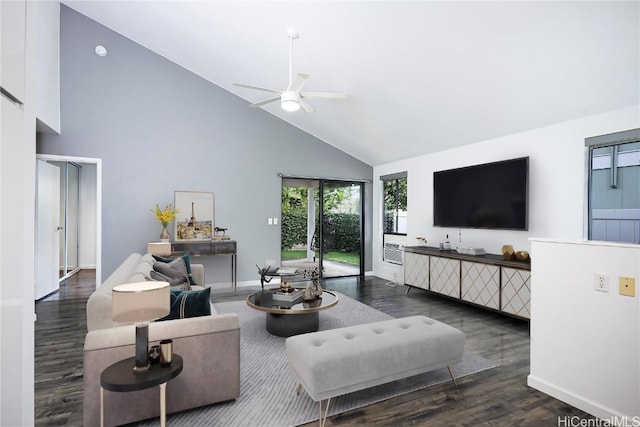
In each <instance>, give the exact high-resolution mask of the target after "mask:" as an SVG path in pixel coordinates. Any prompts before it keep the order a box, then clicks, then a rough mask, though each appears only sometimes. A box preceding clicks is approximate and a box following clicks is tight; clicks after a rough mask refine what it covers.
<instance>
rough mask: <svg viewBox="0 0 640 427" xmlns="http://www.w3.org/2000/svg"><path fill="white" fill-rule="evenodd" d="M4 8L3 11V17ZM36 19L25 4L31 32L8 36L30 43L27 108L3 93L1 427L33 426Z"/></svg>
mask: <svg viewBox="0 0 640 427" xmlns="http://www.w3.org/2000/svg"><path fill="white" fill-rule="evenodd" d="M3 3H6V2H3ZM16 4H17V3H14V5H16ZM4 10H6V9H4V7H2V8H0V13H2V11H4ZM36 17H37V14H36V7H35V6H34V2H26V30H25V28H23V29H22V32H20V33H19V34H9V37H12V38H13V39H14V40H18V39H22V40H25V58H24V61H18V63H19V64H22V65H24V68H23V69H18V70H15V71H16V72H17V73H18V74H21V75H24V97H23V98H22V100H23V101H24V105H23V106H22V107H18V106H15V105H13V104H12V103H11V102H10V101H8V100H7V98H5V97H4V95H1V96H0V98H2V99H1V100H0V101H1V102H2V107H0V111H1V113H2V114H1V124H0V130H1V132H0V134H1V138H0V140H1V141H0V255H1V256H0V425H3V426H29V425H33V424H34V413H33V396H34V369H33V357H34V324H33V322H34V312H35V307H34V286H35V266H34V251H35V250H34V239H35V226H34V219H35V194H36V192H35V188H36V185H35V177H36V161H35V135H36V129H35V122H36V116H35V110H36V108H35V99H36V94H35V84H34V83H33V82H34V78H35V77H34V74H35V72H36V67H35V33H36V22H37V21H36ZM2 35H3V36H5V35H6V34H5V33H4V32H3V33H2ZM3 65H4V64H3ZM14 65H15V64H14ZM19 67H21V65H19ZM3 71H4V69H3Z"/></svg>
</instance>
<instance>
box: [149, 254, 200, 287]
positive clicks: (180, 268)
mask: <svg viewBox="0 0 640 427" xmlns="http://www.w3.org/2000/svg"><path fill="white" fill-rule="evenodd" d="M150 275H151V278H152V279H154V280H162V281H166V282H169V285H171V287H172V288H173V287H177V286H179V287H180V289H184V290H189V289H191V285H190V284H189V278H188V274H187V268H186V266H185V264H184V261H183V260H182V258H176V259H174V260H173V261H171V262H169V263H166V262H154V263H153V270H152V271H151V272H150Z"/></svg>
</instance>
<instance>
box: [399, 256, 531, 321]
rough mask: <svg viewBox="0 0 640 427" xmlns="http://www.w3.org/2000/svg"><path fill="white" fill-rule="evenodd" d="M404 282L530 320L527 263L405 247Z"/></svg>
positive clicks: (529, 268) (529, 288)
mask: <svg viewBox="0 0 640 427" xmlns="http://www.w3.org/2000/svg"><path fill="white" fill-rule="evenodd" d="M404 283H405V285H407V286H411V287H414V288H420V289H424V290H426V291H429V292H433V293H435V294H439V295H443V296H446V297H448V298H453V299H456V300H459V301H463V302H466V303H469V304H473V305H476V306H480V307H484V308H488V309H491V310H494V311H498V312H501V313H505V314H508V315H510V316H514V317H518V318H521V319H529V317H530V304H531V264H530V263H528V262H522V261H505V260H504V259H503V258H502V255H494V254H486V255H464V254H459V253H457V252H456V251H441V250H439V249H438V248H433V247H428V246H407V247H405V248H404ZM409 289H410V288H409ZM407 292H408V291H407Z"/></svg>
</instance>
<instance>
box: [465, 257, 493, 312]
mask: <svg viewBox="0 0 640 427" xmlns="http://www.w3.org/2000/svg"><path fill="white" fill-rule="evenodd" d="M461 268H462V287H461V291H462V295H461V298H462V299H463V300H465V301H469V302H472V303H474V304H479V305H482V306H485V307H490V308H494V309H496V310H498V309H499V308H500V267H499V266H497V265H490V264H481V263H478V262H468V261H462V265H461Z"/></svg>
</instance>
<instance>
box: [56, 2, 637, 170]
mask: <svg viewBox="0 0 640 427" xmlns="http://www.w3.org/2000/svg"><path fill="white" fill-rule="evenodd" d="M62 3H64V4H66V5H68V6H70V7H71V8H73V9H75V10H77V11H78V12H80V13H82V14H84V15H86V16H88V17H90V18H92V19H94V20H96V21H98V22H100V23H101V24H103V25H105V26H107V27H109V28H111V29H113V30H115V31H117V32H118V33H121V34H122V35H124V36H126V37H128V38H130V39H131V40H133V41H135V42H137V43H139V44H141V45H143V46H145V47H147V48H149V49H151V50H153V51H155V52H157V53H158V54H160V55H162V56H164V57H166V58H168V59H170V60H171V61H173V62H175V63H177V64H179V65H181V66H183V67H185V68H187V69H189V70H191V71H193V72H194V73H197V74H198V75H200V76H202V77H204V78H206V79H207V80H210V81H211V82H213V83H215V84H216V85H219V86H221V87H223V88H224V89H226V90H228V91H230V92H232V93H234V94H236V95H238V96H239V97H242V98H244V99H246V100H247V104H248V103H250V102H257V101H260V100H263V99H267V98H270V97H271V94H269V93H267V92H259V91H254V90H249V89H244V88H239V87H235V86H232V83H236V82H239V83H248V84H254V85H258V86H266V87H272V88H276V89H284V88H285V87H286V85H287V83H288V58H289V52H288V49H289V46H288V43H289V40H288V37H287V29H288V28H295V29H296V30H297V31H298V32H299V33H300V38H299V39H298V40H296V41H295V42H294V65H293V68H294V73H296V72H306V73H309V74H311V78H310V79H309V80H308V83H307V85H306V87H305V90H309V91H335V92H346V93H348V94H350V98H349V99H347V100H326V99H310V100H309V103H310V104H311V105H312V106H313V107H314V108H315V110H316V112H314V113H312V114H307V113H305V112H303V111H298V112H295V113H286V112H284V111H283V110H281V109H280V106H279V104H278V103H272V104H269V105H267V106H265V107H263V108H264V109H265V110H266V111H268V112H270V113H271V114H274V115H275V116H278V117H280V118H281V119H282V120H285V121H287V122H289V123H291V124H292V125H294V126H297V127H298V128H300V129H302V130H304V131H306V132H308V133H310V134H312V135H315V136H316V137H318V138H320V139H322V140H323V141H325V142H327V143H329V144H331V145H333V146H335V147H337V148H339V149H341V150H343V151H345V152H346V153H348V154H351V155H353V156H355V157H357V158H359V159H361V160H362V161H364V162H366V163H368V164H370V165H374V166H375V165H379V164H384V163H388V162H391V161H394V160H400V159H404V158H409V157H414V156H417V155H421V154H426V153H430V152H434V151H440V150H443V149H447V148H450V147H455V146H460V145H464V144H469V143H473V142H478V141H482V140H485V139H490V138H495V137H499V136H503V135H508V134H512V133H516V132H520V131H525V130H528V129H533V128H537V127H541V126H545V125H549V124H554V123H559V122H563V121H567V120H570V119H573V118H578V117H582V116H586V115H590V114H595V113H599V112H604V111H610V110H614V109H617V108H623V107H626V106H629V105H633V104H638V103H640V84H639V82H640V2H638V1H631V2H611V1H602V2H580V1H570V2H559V1H551V2H543V1H533V2H522V1H519V2H484V1H475V2H452V1H449V2H446V1H443V2H435V1H413V2H400V1H374V2H365V1H296V2H274V1H258V2H246V1H205V2H197V1H104V0H98V1H75V0H63V1H62ZM107 48H108V46H107ZM247 108H249V107H247Z"/></svg>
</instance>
